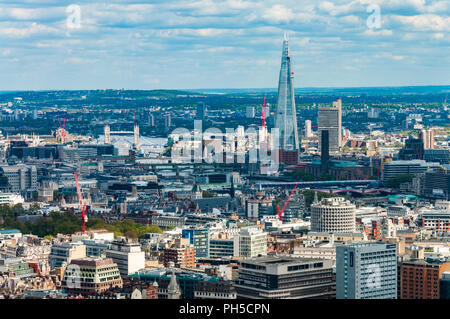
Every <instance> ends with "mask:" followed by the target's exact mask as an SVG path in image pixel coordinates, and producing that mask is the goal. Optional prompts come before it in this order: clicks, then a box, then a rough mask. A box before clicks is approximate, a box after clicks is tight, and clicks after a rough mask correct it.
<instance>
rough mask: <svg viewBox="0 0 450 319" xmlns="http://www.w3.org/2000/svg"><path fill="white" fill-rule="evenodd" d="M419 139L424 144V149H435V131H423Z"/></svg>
mask: <svg viewBox="0 0 450 319" xmlns="http://www.w3.org/2000/svg"><path fill="white" fill-rule="evenodd" d="M419 138H420V139H421V140H422V142H423V148H424V149H430V148H434V130H432V129H430V130H422V131H420V132H419Z"/></svg>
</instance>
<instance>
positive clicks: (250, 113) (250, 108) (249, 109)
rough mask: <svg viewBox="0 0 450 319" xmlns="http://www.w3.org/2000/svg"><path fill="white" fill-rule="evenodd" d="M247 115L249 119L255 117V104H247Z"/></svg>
mask: <svg viewBox="0 0 450 319" xmlns="http://www.w3.org/2000/svg"><path fill="white" fill-rule="evenodd" d="M245 117H246V118H248V119H252V118H254V117H255V108H254V107H253V106H247V108H246V109H245Z"/></svg>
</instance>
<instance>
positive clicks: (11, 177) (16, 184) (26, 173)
mask: <svg viewBox="0 0 450 319" xmlns="http://www.w3.org/2000/svg"><path fill="white" fill-rule="evenodd" d="M0 173H3V175H4V176H6V177H7V179H8V184H9V188H10V191H11V192H14V193H16V192H21V191H35V190H37V170H36V166H34V165H31V166H29V165H25V164H17V165H9V166H0Z"/></svg>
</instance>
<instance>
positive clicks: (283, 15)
mask: <svg viewBox="0 0 450 319" xmlns="http://www.w3.org/2000/svg"><path fill="white" fill-rule="evenodd" d="M262 17H263V19H265V20H267V21H269V22H274V23H281V22H289V21H291V20H292V19H293V18H294V17H295V15H294V13H293V12H292V10H291V9H288V8H286V7H284V6H282V5H279V4H277V5H274V6H272V7H271V8H269V9H267V10H266V11H265V12H264V14H263V16H262Z"/></svg>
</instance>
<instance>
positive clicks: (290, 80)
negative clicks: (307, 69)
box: [275, 35, 299, 151]
mask: <svg viewBox="0 0 450 319" xmlns="http://www.w3.org/2000/svg"><path fill="white" fill-rule="evenodd" d="M275 128H277V129H278V133H279V137H280V143H279V146H280V149H282V150H286V151H295V150H298V149H299V140H298V130H297V115H296V110H295V98H294V72H292V63H291V57H290V55H289V40H288V39H287V36H286V35H285V36H284V41H283V53H282V57H281V69H280V79H279V82H278V100H277V110H276V113H275Z"/></svg>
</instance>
